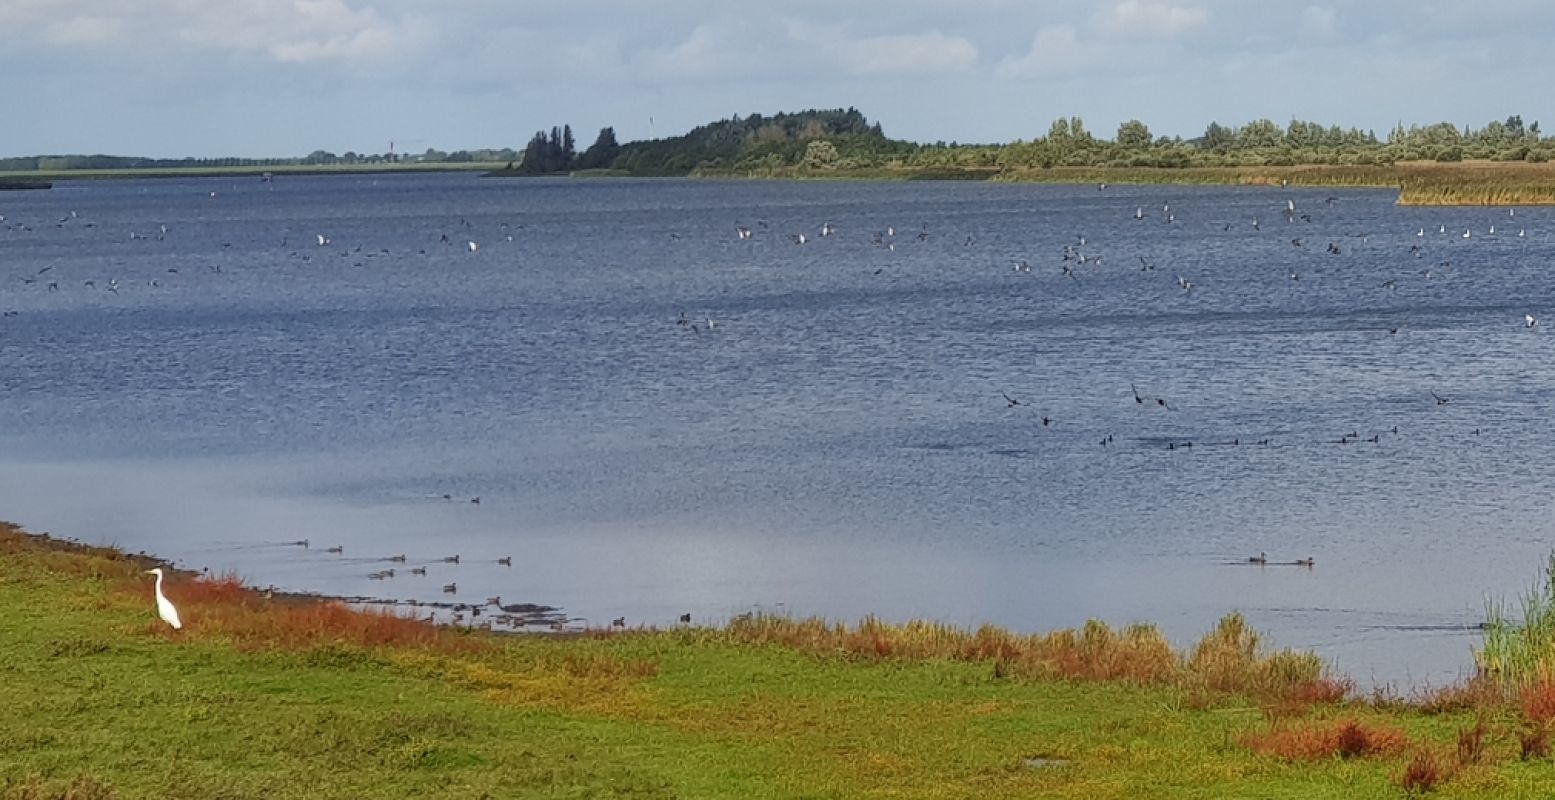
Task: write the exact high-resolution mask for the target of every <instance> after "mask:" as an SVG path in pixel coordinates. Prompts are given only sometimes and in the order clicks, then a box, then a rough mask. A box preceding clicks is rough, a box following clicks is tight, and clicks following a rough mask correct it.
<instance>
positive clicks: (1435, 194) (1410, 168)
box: [695, 161, 1555, 206]
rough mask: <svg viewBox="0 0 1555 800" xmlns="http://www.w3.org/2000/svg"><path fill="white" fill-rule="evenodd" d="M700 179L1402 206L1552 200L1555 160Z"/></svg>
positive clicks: (785, 171) (940, 170)
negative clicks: (1275, 190) (1379, 195)
mask: <svg viewBox="0 0 1555 800" xmlns="http://www.w3.org/2000/svg"><path fill="white" fill-rule="evenodd" d="M695 177H702V178H736V179H738V178H756V179H769V180H785V179H791V180H896V181H917V180H963V181H993V182H999V183H1054V184H1073V185H1092V186H1096V187H1098V188H1099V187H1101V186H1104V185H1113V184H1116V185H1204V186H1292V187H1301V188H1323V187H1328V188H1335V189H1393V190H1396V191H1398V193H1399V195H1398V200H1397V203H1398V205H1401V206H1537V205H1555V164H1532V163H1528V162H1520V161H1517V162H1513V161H1507V162H1500V161H1464V162H1458V163H1438V162H1407V163H1398V164H1393V165H1388V166H1345V165H1304V166H1289V167H1285V166H1264V167H1049V168H1040V167H1037V168H1013V169H1007V168H1001V167H928V168H923V167H902V168H889V167H884V168H869V169H858V170H809V169H803V168H794V167H785V168H776V169H771V170H760V171H741V172H735V171H727V170H725V171H707V172H702V173H698V174H697V175H695Z"/></svg>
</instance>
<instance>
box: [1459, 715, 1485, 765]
mask: <svg viewBox="0 0 1555 800" xmlns="http://www.w3.org/2000/svg"><path fill="white" fill-rule="evenodd" d="M1487 733H1489V729H1488V728H1486V727H1485V720H1484V718H1483V717H1482V718H1480V719H1477V720H1475V721H1474V727H1472V728H1464V729H1462V730H1460V731H1458V766H1460V767H1467V766H1472V765H1474V764H1478V763H1479V762H1480V760H1481V759H1483V758H1484V757H1485V734H1487Z"/></svg>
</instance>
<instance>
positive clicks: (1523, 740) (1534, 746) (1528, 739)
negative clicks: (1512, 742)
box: [1517, 725, 1550, 761]
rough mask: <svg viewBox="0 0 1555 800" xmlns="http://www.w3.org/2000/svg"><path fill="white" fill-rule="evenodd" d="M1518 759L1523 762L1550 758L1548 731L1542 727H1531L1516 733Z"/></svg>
mask: <svg viewBox="0 0 1555 800" xmlns="http://www.w3.org/2000/svg"><path fill="white" fill-rule="evenodd" d="M1517 745H1518V758H1521V759H1522V760H1523V761H1532V760H1534V759H1545V758H1549V757H1550V729H1549V728H1548V727H1546V726H1544V725H1531V726H1529V727H1528V728H1527V729H1526V730H1521V731H1518V732H1517Z"/></svg>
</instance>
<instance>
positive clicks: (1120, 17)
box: [1100, 0, 1209, 39]
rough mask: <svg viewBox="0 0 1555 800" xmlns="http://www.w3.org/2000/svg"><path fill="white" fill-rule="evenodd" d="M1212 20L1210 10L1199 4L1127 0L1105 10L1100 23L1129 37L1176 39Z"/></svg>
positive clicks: (1116, 33)
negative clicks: (1176, 4)
mask: <svg viewBox="0 0 1555 800" xmlns="http://www.w3.org/2000/svg"><path fill="white" fill-rule="evenodd" d="M1208 21H1209V11H1208V10H1206V9H1204V8H1201V7H1198V6H1175V5H1171V4H1169V3H1166V2H1163V1H1162V0H1123V2H1121V3H1118V4H1117V5H1115V6H1113V7H1112V8H1111V10H1110V11H1107V12H1105V13H1104V15H1103V18H1102V20H1101V26H1100V27H1101V28H1102V30H1105V31H1107V32H1108V33H1112V34H1115V35H1117V36H1121V37H1125V38H1139V39H1172V38H1176V37H1178V36H1181V35H1183V34H1185V33H1191V32H1193V31H1195V30H1198V29H1199V28H1201V27H1203V25H1204V23H1205V22H1208Z"/></svg>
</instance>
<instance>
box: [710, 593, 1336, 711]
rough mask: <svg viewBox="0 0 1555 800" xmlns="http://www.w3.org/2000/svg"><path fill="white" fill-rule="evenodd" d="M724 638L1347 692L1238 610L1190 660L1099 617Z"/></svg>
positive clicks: (749, 619)
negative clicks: (1275, 646) (1020, 628)
mask: <svg viewBox="0 0 1555 800" xmlns="http://www.w3.org/2000/svg"><path fill="white" fill-rule="evenodd" d="M725 635H727V636H729V637H730V638H731V639H732V640H734V641H736V642H740V643H761V644H775V645H781V646H785V647H789V648H793V649H795V650H799V651H802V652H808V653H814V654H818V655H823V656H836V657H843V658H849V659H868V660H881V659H899V660H907V661H921V660H929V659H942V660H950V661H961V662H980V663H989V662H991V663H992V665H993V674H994V675H995V676H996V677H1025V678H1036V679H1045V678H1058V679H1062V680H1080V681H1126V682H1130V683H1136V684H1140V685H1152V686H1174V687H1179V688H1183V689H1189V690H1205V689H1207V690H1211V691H1216V692H1223V693H1228V694H1238V693H1240V694H1247V695H1252V696H1257V697H1261V698H1279V699H1282V700H1300V701H1301V702H1303V703H1305V704H1308V705H1311V704H1317V703H1328V702H1337V701H1339V700H1341V699H1343V698H1344V696H1345V695H1346V694H1347V693H1348V689H1349V685H1348V684H1347V683H1345V682H1343V681H1338V680H1335V679H1333V678H1331V677H1330V676H1329V675H1328V672H1327V669H1326V667H1325V666H1324V664H1323V662H1322V660H1321V659H1319V658H1318V657H1316V656H1314V655H1311V654H1302V653H1294V652H1290V651H1277V652H1272V653H1271V652H1265V651H1264V649H1263V647H1262V646H1261V644H1260V641H1259V637H1258V634H1257V633H1256V632H1254V631H1253V630H1252V629H1251V628H1250V627H1248V625H1247V623H1246V620H1244V619H1243V618H1242V616H1241V615H1240V614H1229V615H1227V616H1226V617H1225V618H1223V619H1222V620H1221V621H1220V623H1219V624H1218V625H1216V627H1215V629H1214V630H1213V631H1211V632H1210V633H1209V634H1207V635H1206V636H1205V637H1204V638H1203V639H1201V640H1200V641H1199V642H1198V643H1197V644H1196V645H1195V646H1194V647H1193V648H1192V650H1191V651H1190V652H1189V653H1187V654H1184V653H1181V652H1179V651H1177V650H1174V649H1173V648H1172V646H1171V644H1170V643H1169V642H1167V641H1166V637H1164V636H1162V635H1161V632H1160V631H1159V630H1157V629H1156V628H1155V627H1153V626H1150V625H1129V626H1127V627H1124V628H1121V629H1118V628H1113V627H1111V626H1109V625H1107V624H1106V623H1104V622H1100V621H1097V620H1091V621H1090V622H1087V623H1086V624H1085V625H1084V626H1083V627H1081V628H1080V629H1078V630H1072V629H1071V630H1060V631H1054V632H1052V633H1046V634H1029V635H1023V634H1016V633H1012V632H1010V631H1007V630H1004V629H1002V628H997V627H994V626H991V625H985V626H983V627H981V628H978V629H977V630H975V631H969V630H965V629H961V628H956V627H953V626H949V625H943V624H940V623H935V622H923V621H915V622H909V623H906V624H902V625H895V624H891V623H887V622H884V621H882V620H880V619H878V618H876V617H866V618H864V619H863V620H862V621H861V622H859V623H858V624H857V625H854V626H850V625H847V624H844V623H840V622H830V621H827V620H824V619H820V618H816V617H811V618H806V619H795V618H790V617H785V616H780V615H772V614H745V615H742V616H739V617H736V618H735V619H733V620H731V621H730V623H729V625H728V627H727V628H726V630H725Z"/></svg>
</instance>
